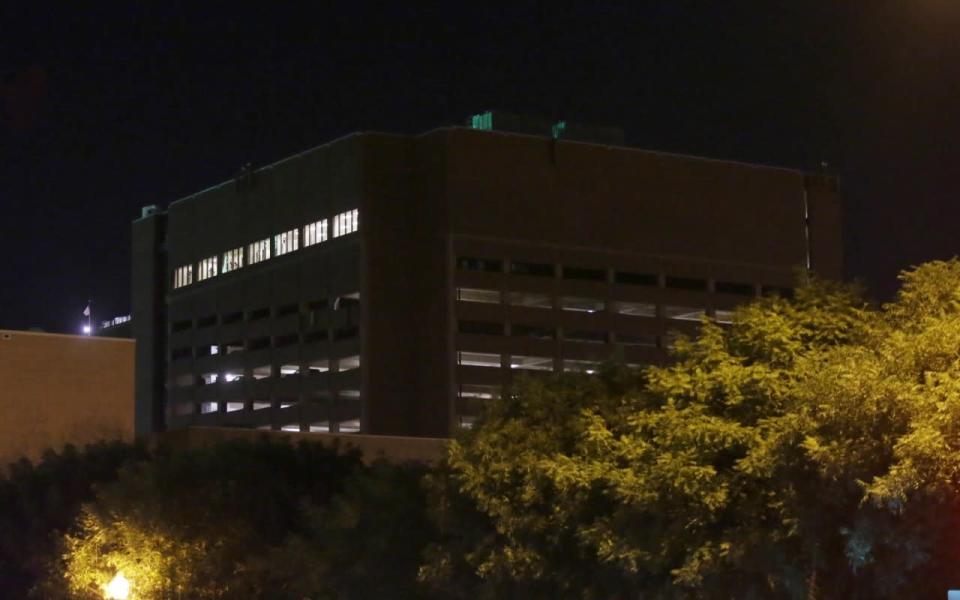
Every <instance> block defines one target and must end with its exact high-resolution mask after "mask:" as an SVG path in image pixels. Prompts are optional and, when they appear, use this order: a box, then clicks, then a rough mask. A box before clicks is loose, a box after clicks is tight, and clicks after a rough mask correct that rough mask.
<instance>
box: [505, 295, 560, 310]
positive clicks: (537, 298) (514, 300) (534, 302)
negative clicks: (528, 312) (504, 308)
mask: <svg viewBox="0 0 960 600" xmlns="http://www.w3.org/2000/svg"><path fill="white" fill-rule="evenodd" d="M507 301H508V302H509V303H510V305H511V306H527V307H530V308H553V301H552V300H551V299H550V296H548V295H547V294H530V293H527V292H510V294H509V295H508V296H507Z"/></svg>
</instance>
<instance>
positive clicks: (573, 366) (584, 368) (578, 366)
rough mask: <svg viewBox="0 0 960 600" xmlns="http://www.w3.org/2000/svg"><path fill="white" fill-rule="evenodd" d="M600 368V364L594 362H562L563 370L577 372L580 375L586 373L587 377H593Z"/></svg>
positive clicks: (566, 360)
mask: <svg viewBox="0 0 960 600" xmlns="http://www.w3.org/2000/svg"><path fill="white" fill-rule="evenodd" d="M599 368H600V363H598V362H597V361H594V360H569V359H565V360H564V361H563V370H564V371H567V372H570V371H579V372H581V373H586V374H588V375H593V374H594V373H596V372H597V369H599Z"/></svg>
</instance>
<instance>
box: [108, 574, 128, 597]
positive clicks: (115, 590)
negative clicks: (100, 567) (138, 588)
mask: <svg viewBox="0 0 960 600" xmlns="http://www.w3.org/2000/svg"><path fill="white" fill-rule="evenodd" d="M103 593H104V598H106V599H107V600H127V598H128V597H129V596H130V582H129V581H127V578H126V577H124V576H123V572H122V571H119V572H117V574H116V575H115V576H114V578H113V581H111V582H110V583H108V584H107V585H106V587H105V588H104V590H103Z"/></svg>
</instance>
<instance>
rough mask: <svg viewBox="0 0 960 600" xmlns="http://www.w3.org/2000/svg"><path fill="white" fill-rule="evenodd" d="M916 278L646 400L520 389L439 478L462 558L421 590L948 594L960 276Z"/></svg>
mask: <svg viewBox="0 0 960 600" xmlns="http://www.w3.org/2000/svg"><path fill="white" fill-rule="evenodd" d="M902 279H903V283H904V285H903V289H902V291H901V293H900V294H899V295H898V297H897V299H896V301H895V302H892V303H890V304H889V305H886V306H884V307H882V308H879V309H878V308H872V307H870V306H868V305H867V304H866V303H865V302H864V301H863V300H862V299H861V297H860V295H859V294H858V293H857V291H856V290H854V289H850V288H846V287H843V286H838V285H833V284H829V283H826V282H822V281H817V280H809V281H805V282H803V285H801V286H800V287H799V288H798V290H797V293H796V297H795V298H794V299H791V300H788V299H783V298H766V299H761V300H758V301H756V302H755V303H753V304H751V305H749V306H746V307H743V308H741V309H739V310H738V311H737V312H736V314H735V317H734V322H733V324H732V325H731V326H730V327H721V326H718V325H716V324H713V323H710V322H704V323H703V326H702V328H701V332H700V334H699V335H698V336H697V337H696V338H695V339H680V340H679V341H678V342H677V343H676V345H675V348H674V350H673V358H674V361H673V363H672V364H671V365H670V366H667V367H660V368H650V369H647V370H646V371H644V372H643V373H640V374H637V376H636V378H635V379H634V380H633V381H631V377H630V376H629V375H625V374H623V373H621V372H617V371H616V370H608V371H607V372H606V373H604V374H603V375H602V376H601V377H599V378H592V379H591V378H587V377H582V376H580V377H572V376H564V377H561V378H558V379H554V380H546V381H545V380H537V379H528V380H526V381H522V382H521V383H520V384H519V385H518V386H516V387H515V388H514V390H513V392H512V393H510V394H508V395H505V396H504V397H502V398H500V399H498V400H495V401H494V402H492V403H491V404H490V406H489V410H488V412H487V413H486V415H485V416H484V418H483V419H482V421H481V423H480V424H479V426H478V427H477V428H476V430H474V431H473V432H471V433H469V434H467V435H466V436H464V438H463V439H462V440H460V441H459V442H458V443H456V444H454V445H453V446H452V449H451V452H450V456H449V459H448V468H449V475H447V476H437V477H436V478H435V479H436V481H435V484H434V485H435V486H436V488H437V489H438V491H439V492H441V494H442V499H441V500H440V501H439V503H438V506H439V507H440V509H441V510H439V511H438V512H437V515H438V523H440V524H441V529H442V533H443V535H444V536H445V537H444V538H443V541H442V543H440V544H437V545H435V546H434V547H433V548H432V549H431V550H430V552H429V561H428V562H427V564H426V565H425V566H424V569H423V571H422V578H423V579H424V581H425V582H427V583H428V584H430V585H432V586H434V587H435V588H437V589H445V586H446V589H449V587H451V582H460V583H466V582H472V583H473V585H474V586H475V587H474V589H475V590H476V591H477V593H478V595H483V594H487V595H489V596H490V597H494V596H495V595H496V593H497V591H499V592H500V593H501V595H504V596H505V595H506V594H512V595H515V596H520V595H526V596H527V597H543V598H546V597H583V598H611V597H635V598H638V597H642V598H771V597H782V598H797V599H812V598H899V597H926V596H928V595H929V596H931V597H932V596H940V595H942V594H943V593H944V590H945V589H946V586H948V585H951V584H953V583H954V582H952V581H951V577H953V575H952V572H953V570H954V569H951V567H953V566H954V565H956V564H957V559H958V558H960V556H958V547H960V543H958V542H956V541H955V540H956V539H957V536H956V535H955V533H956V532H957V531H958V530H957V529H956V527H957V525H960V523H958V519H957V515H958V514H960V513H958V510H957V508H958V507H957V504H958V501H957V500H958V494H957V490H958V489H960V488H958V485H960V459H958V458H957V456H960V453H958V452H957V450H958V449H960V448H958V446H960V435H958V434H960V420H958V419H957V417H960V371H958V365H960V358H958V357H960V263H958V262H957V261H956V260H954V261H949V262H936V263H931V264H928V265H924V266H922V267H920V268H918V269H915V270H913V271H911V272H907V273H904V274H903V276H902ZM465 505H466V506H467V507H468V508H467V509H466V510H464V508H463V507H464V506H465ZM484 523H486V525H487V527H486V528H484V527H483V525H484Z"/></svg>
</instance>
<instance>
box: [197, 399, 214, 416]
mask: <svg viewBox="0 0 960 600" xmlns="http://www.w3.org/2000/svg"><path fill="white" fill-rule="evenodd" d="M215 412H217V403H216V402H201V403H200V413H201V414H204V415H205V414H207V413H215Z"/></svg>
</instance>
